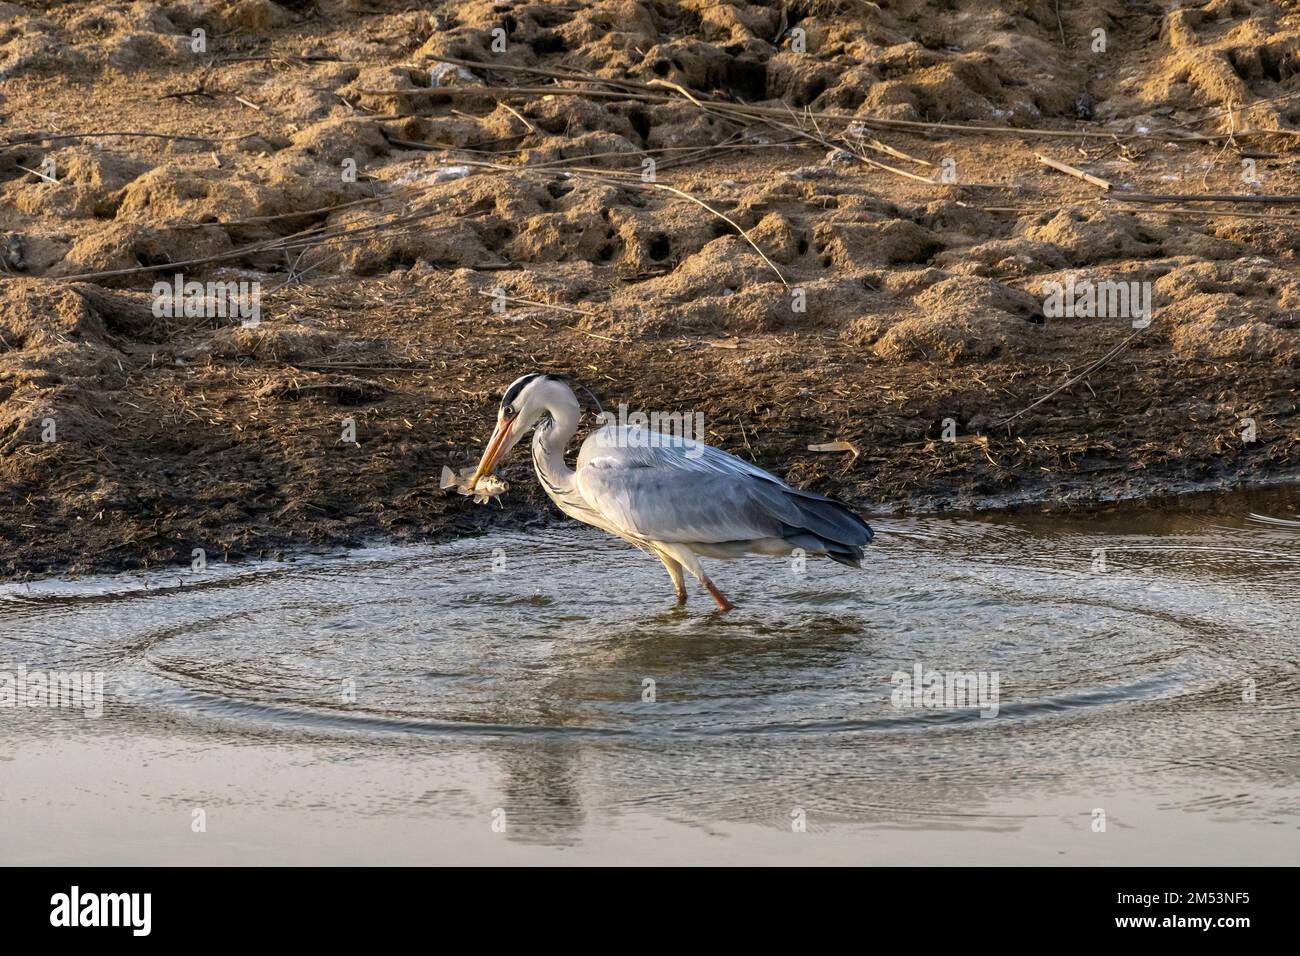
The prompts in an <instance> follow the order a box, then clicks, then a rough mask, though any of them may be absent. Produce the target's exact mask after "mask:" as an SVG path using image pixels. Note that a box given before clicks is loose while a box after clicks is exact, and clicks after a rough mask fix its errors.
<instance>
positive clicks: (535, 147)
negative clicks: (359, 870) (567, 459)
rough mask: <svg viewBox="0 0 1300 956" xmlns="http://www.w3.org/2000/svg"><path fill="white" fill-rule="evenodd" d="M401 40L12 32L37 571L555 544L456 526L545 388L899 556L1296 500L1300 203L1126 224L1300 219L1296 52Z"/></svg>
mask: <svg viewBox="0 0 1300 956" xmlns="http://www.w3.org/2000/svg"><path fill="white" fill-rule="evenodd" d="M403 6H404V5H402V4H385V3H378V4H368V5H359V4H358V5H354V4H350V3H345V2H339V3H318V4H315V5H312V4H276V3H271V2H254V0H245V2H237V3H227V2H186V3H158V4H152V3H137V4H132V5H130V6H126V5H120V4H89V5H87V4H35V3H32V4H17V5H15V4H0V27H3V29H4V32H3V33H2V34H0V75H3V77H4V79H5V82H4V86H3V89H2V90H0V95H3V97H4V100H3V108H4V113H5V126H4V131H3V136H4V142H3V148H0V253H2V254H3V255H2V256H0V258H3V263H2V264H0V269H3V276H2V277H0V284H2V286H3V290H4V296H3V299H2V301H0V546H2V548H0V551H2V557H0V573H3V574H4V575H6V576H22V575H27V574H43V573H49V572H53V571H65V570H72V571H85V570H89V569H93V568H110V567H146V566H157V565H164V564H173V563H177V562H180V563H188V562H189V560H190V554H191V552H192V550H193V549H195V548H203V549H205V551H206V552H207V553H208V555H209V556H210V558H213V559H224V558H238V557H243V556H250V555H251V556H259V555H272V554H275V553H277V552H278V551H279V550H281V549H283V548H288V547H298V546H303V545H323V546H330V545H336V544H347V543H354V542H357V541H359V540H361V539H363V538H365V537H369V536H374V535H380V536H384V537H390V538H396V539H401V540H407V539H415V538H425V537H430V536H439V535H448V534H461V533H466V532H468V531H472V530H474V529H479V528H485V527H488V526H499V525H501V524H503V523H509V524H515V525H520V524H526V523H528V522H537V521H545V520H548V518H547V516H548V514H549V512H548V506H547V504H546V502H545V499H544V498H543V496H542V495H541V493H540V491H539V490H538V489H537V488H536V487H535V483H534V482H533V481H532V479H531V477H530V476H529V475H528V474H527V468H528V466H527V462H526V460H525V458H523V457H519V458H517V459H516V460H515V462H514V463H513V464H512V466H511V467H510V468H509V469H508V470H507V477H509V478H510V479H511V482H512V485H513V487H512V490H511V491H510V492H509V493H508V494H507V495H506V497H505V498H504V499H502V503H503V504H504V506H505V507H504V508H501V507H498V506H497V505H496V504H495V503H494V504H492V505H487V506H475V505H473V504H472V503H470V502H469V500H468V499H465V498H461V497H458V496H444V495H443V494H442V493H441V492H440V491H439V490H438V473H439V471H440V469H441V466H442V465H443V464H451V465H453V466H460V465H464V464H467V463H469V462H470V461H471V460H472V458H473V457H474V456H476V455H477V452H478V450H479V449H480V448H481V445H482V443H483V441H484V440H485V438H486V437H487V433H488V431H489V429H490V425H491V422H492V417H493V413H494V407H495V399H496V398H497V397H498V396H499V393H500V390H501V389H502V388H503V387H504V386H505V384H507V383H508V382H509V381H511V380H512V379H514V378H515V377H517V376H518V375H519V374H522V373H524V372H527V371H535V370H547V371H556V372H564V373H568V374H570V375H572V376H573V377H575V378H577V379H578V380H580V381H582V382H584V383H585V384H586V385H588V386H589V387H590V388H591V389H592V390H593V391H594V392H595V393H596V394H597V395H598V396H599V397H600V398H601V400H602V401H604V402H605V403H606V404H607V405H611V406H617V404H618V403H619V402H626V403H627V404H628V405H629V407H631V408H632V409H643V410H646V411H664V412H683V413H686V412H689V413H702V414H703V415H704V420H705V422H706V428H707V432H708V435H707V437H708V439H709V440H710V441H711V442H713V443H715V444H717V445H719V446H721V447H723V448H726V449H727V450H729V451H732V452H734V453H736V454H739V455H741V456H743V457H746V458H750V459H752V460H754V461H756V462H757V463H759V464H760V465H762V466H764V467H766V468H769V469H771V470H773V471H775V472H776V473H777V474H780V475H782V476H783V477H785V478H786V479H787V480H789V481H791V482H793V483H796V484H799V485H804V486H808V487H814V488H816V489H817V490H820V491H824V492H830V493H834V494H837V495H839V496H841V497H843V498H844V499H846V500H848V501H850V502H853V503H854V504H856V505H858V506H860V507H861V508H862V509H863V510H864V511H867V512H882V511H883V512H897V511H902V510H937V509H962V510H965V509H971V508H979V507H989V506H1000V505H1006V504H1008V503H1017V502H1044V503H1049V504H1052V505H1059V504H1068V505H1071V506H1087V505H1089V504H1090V503H1096V502H1100V501H1107V500H1113V499H1115V498H1132V497H1142V496H1148V495H1161V494H1167V493H1170V492H1175V491H1181V490H1187V489H1191V488H1199V487H1211V486H1227V485H1236V484H1242V483H1261V482H1267V481H1273V480H1284V479H1286V478H1288V477H1289V476H1292V475H1294V474H1295V473H1296V467H1297V464H1300V415H1298V413H1297V400H1298V399H1297V385H1296V383H1297V372H1298V370H1300V320H1298V319H1297V311H1296V310H1297V307H1298V305H1300V274H1298V273H1297V269H1296V248H1297V235H1300V233H1297V231H1296V229H1295V221H1294V218H1293V215H1292V213H1291V211H1290V210H1291V209H1292V208H1294V207H1293V206H1290V205H1288V204H1285V203H1282V204H1271V203H1245V202H1233V203H1224V202H1199V201H1195V200H1189V201H1178V202H1166V203H1142V202H1136V201H1130V200H1129V199H1127V198H1126V197H1128V196H1132V195H1151V194H1164V195H1171V194H1179V195H1187V194H1193V195H1206V194H1215V195H1224V194H1228V195H1236V196H1241V195H1255V196H1259V195H1273V196H1284V195H1288V194H1296V193H1300V176H1298V175H1297V172H1296V168H1295V161H1294V160H1295V151H1294V150H1295V143H1296V138H1295V134H1296V132H1297V130H1296V128H1295V121H1296V119H1297V117H1300V59H1298V57H1300V17H1297V15H1296V14H1295V13H1293V12H1290V11H1289V10H1286V9H1285V8H1282V7H1278V6H1275V5H1271V4H1266V3H1250V2H1245V3H1242V2H1236V3H1227V2H1214V3H1210V4H1206V5H1204V6H1202V7H1200V8H1197V9H1178V10H1167V9H1165V8H1164V6H1163V5H1155V4H1151V5H1146V6H1141V7H1138V6H1134V5H1120V4H1114V5H1106V4H1102V5H1096V6H1094V7H1093V8H1092V9H1091V10H1089V11H1084V12H1080V11H1072V10H1063V11H1061V20H1060V21H1059V22H1058V19H1057V15H1056V10H1055V7H1054V6H1053V5H1052V4H1050V3H1046V2H1043V3H1035V2H1027V3H1022V4H1015V5H1012V7H1013V8H1014V9H1012V8H1007V6H1006V5H1005V4H1002V5H986V4H983V3H979V2H958V3H954V4H948V5H946V6H945V8H944V9H942V10H940V9H939V8H937V7H934V6H932V5H927V4H922V3H918V2H903V3H881V4H879V5H877V4H854V3H847V4H845V3H840V4H829V3H827V4H822V3H807V4H789V5H785V6H779V5H777V6H771V7H767V6H759V5H750V4H743V3H740V4H728V5H719V4H714V3H707V4H706V3H693V2H682V3H673V2H659V3H640V2H619V3H597V4H590V5H584V6H581V7H578V6H570V5H563V4H527V3H516V4H508V3H496V4H493V3H466V4H455V5H450V4H449V5H445V6H444V5H438V4H431V5H429V8H428V9H427V10H419V11H412V10H406V9H403ZM994 6H997V7H999V8H1000V9H993V7H994ZM1112 7H1113V8H1112ZM864 24H865V26H864ZM615 27H617V28H615ZM1098 29H1100V30H1102V31H1103V32H1104V34H1105V39H1106V43H1105V51H1102V52H1098V51H1096V50H1095V48H1094V47H1095V42H1094V31H1095V30H1098ZM196 30H199V31H203V37H204V38H205V40H204V44H203V45H204V50H203V52H202V53H198V52H196V51H195V50H194V49H193V46H194V36H195V35H194V31H196ZM494 31H500V33H499V34H497V33H496V32H494ZM502 44H503V48H502V49H497V47H498V46H501V45H502ZM447 58H452V59H456V60H459V61H467V62H474V63H485V62H486V63H491V64H492V68H490V69H489V68H485V67H465V66H459V65H456V64H448V63H447V62H445V61H446V59H447ZM529 71H533V72H529ZM574 77H581V79H575V78H574ZM709 102H715V103H718V104H729V105H730V106H732V107H737V108H744V109H749V108H755V109H757V110H758V112H751V113H742V112H736V111H735V110H732V111H730V112H729V111H727V110H725V109H723V108H722V106H718V107H716V108H714V107H709V106H708V103H709ZM786 106H788V107H789V109H788V110H787V109H785V107H786ZM764 108H768V109H770V110H771V112H769V113H763V112H762V109H764ZM926 124H931V125H926ZM999 130H1001V132H999ZM92 132H93V133H104V134H109V135H97V136H76V135H74V134H78V133H83V134H84V133H92ZM1052 132H1054V133H1060V134H1064V135H1063V136H1053V135H1049V133H1052ZM143 133H151V134H155V135H150V136H145V135H137V134H143ZM1085 133H1086V134H1087V135H1086V136H1082V134H1085ZM128 134H129V135H128ZM1229 134H1230V135H1229ZM168 137H171V138H168ZM176 137H181V138H176ZM1036 153H1042V154H1048V155H1050V156H1051V157H1053V158H1055V159H1057V160H1058V161H1060V162H1064V163H1066V164H1068V165H1072V166H1077V167H1080V168H1082V169H1084V170H1086V171H1087V172H1088V173H1089V174H1091V175H1092V176H1094V177H1096V178H1098V179H1101V180H1103V181H1105V182H1108V183H1110V184H1111V185H1112V187H1113V188H1111V189H1109V190H1103V189H1099V188H1098V186H1096V185H1094V184H1093V183H1090V182H1085V181H1081V180H1078V179H1075V178H1071V177H1069V176H1067V175H1064V174H1062V173H1060V172H1057V171H1055V170H1053V169H1051V168H1048V167H1046V166H1044V165H1043V164H1042V163H1041V162H1039V161H1038V160H1037V159H1036V157H1035V154H1036ZM648 161H649V163H650V165H647V162H648ZM664 187H671V188H664ZM178 273H180V274H182V276H183V278H184V279H185V280H194V281H202V282H209V281H210V282H239V281H243V282H256V283H258V284H259V289H260V292H261V299H260V324H259V325H258V326H257V327H255V328H244V327H242V326H241V324H240V323H239V321H238V320H232V319H231V318H230V317H229V316H225V315H216V314H213V310H212V309H211V308H207V309H200V310H197V314H192V315H189V316H186V315H184V314H180V315H172V316H167V315H161V316H160V315H158V314H157V310H156V309H155V308H154V306H155V305H156V300H157V296H156V294H155V293H154V292H153V285H154V283H156V282H158V281H171V280H172V279H173V278H174V277H175V275H176V274H178ZM1106 282H1113V283H1124V284H1125V288H1132V289H1133V290H1134V295H1135V297H1136V298H1135V300H1134V302H1130V303H1129V306H1130V307H1132V306H1133V305H1134V304H1135V303H1136V302H1137V301H1138V300H1143V301H1145V303H1146V305H1147V306H1148V307H1149V318H1150V319H1151V322H1150V324H1149V326H1145V327H1142V328H1140V329H1138V328H1135V326H1134V319H1135V316H1134V315H1131V314H1128V313H1125V314H1106V315H1102V316H1097V315H1095V314H1089V312H1088V310H1086V309H1073V310H1070V311H1069V312H1068V313H1067V314H1064V315H1062V314H1058V312H1057V311H1056V310H1054V308H1053V307H1052V306H1051V304H1050V303H1049V295H1048V293H1047V292H1046V291H1045V290H1047V289H1049V288H1051V286H1050V284H1051V283H1057V284H1058V287H1060V288H1077V287H1078V283H1093V284H1094V285H1095V284H1099V283H1106ZM1143 297H1145V298H1144V299H1143ZM1093 311H1094V312H1095V310H1093ZM1129 311H1130V312H1131V311H1132V308H1130V309H1129ZM1138 318H1140V316H1139V317H1138ZM1044 398H1045V400H1042V399H1044ZM1040 400H1042V401H1041V403H1039V404H1035V403H1038V402H1040ZM352 437H355V439H356V440H355V441H351V440H350V439H351V438H352ZM830 442H846V443H848V444H850V445H851V446H852V447H853V449H854V451H839V452H819V451H810V450H809V446H810V445H818V444H825V443H830ZM855 452H856V454H855Z"/></svg>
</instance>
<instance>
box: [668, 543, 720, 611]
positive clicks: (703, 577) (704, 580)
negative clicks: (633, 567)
mask: <svg viewBox="0 0 1300 956" xmlns="http://www.w3.org/2000/svg"><path fill="white" fill-rule="evenodd" d="M660 547H661V548H662V549H663V550H664V551H667V552H668V554H669V555H671V556H672V557H673V558H674V559H675V560H676V561H677V563H678V564H679V565H680V566H681V567H683V568H685V569H686V570H687V571H689V572H691V577H693V578H695V580H697V581H699V582H700V584H702V585H704V587H705V588H706V589H707V590H708V592H709V594H711V595H712V596H713V600H715V601H717V602H718V607H719V608H720V609H722V610H724V611H730V610H731V609H732V608H734V607H735V606H736V605H734V604H732V603H731V602H730V601H728V600H727V596H726V595H725V594H723V593H722V592H721V591H719V590H718V588H717V586H716V585H715V584H714V583H713V582H712V581H710V580H709V576H708V575H707V574H705V573H704V569H703V568H702V567H700V559H699V558H697V557H696V556H695V552H694V551H692V550H691V549H690V548H688V547H686V546H685V545H667V544H662V543H661V544H660ZM679 573H680V572H679Z"/></svg>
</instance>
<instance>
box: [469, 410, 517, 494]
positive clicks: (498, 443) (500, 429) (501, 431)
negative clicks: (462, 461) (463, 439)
mask: <svg viewBox="0 0 1300 956" xmlns="http://www.w3.org/2000/svg"><path fill="white" fill-rule="evenodd" d="M514 423H515V420H514V419H513V418H503V419H501V420H500V421H499V422H497V427H496V431H494V432H493V433H492V437H491V438H489V439H488V443H487V448H485V449H484V450H483V457H482V458H481V459H479V463H478V468H477V469H476V470H475V471H474V477H473V478H471V479H470V480H469V490H470V491H473V490H474V489H475V488H476V487H477V486H478V482H479V479H480V478H482V477H483V476H484V475H487V474H491V472H492V469H493V468H495V467H496V463H497V459H498V458H500V457H501V452H502V450H503V449H505V448H508V447H510V444H509V438H510V427H511V426H512V425H513V424H514Z"/></svg>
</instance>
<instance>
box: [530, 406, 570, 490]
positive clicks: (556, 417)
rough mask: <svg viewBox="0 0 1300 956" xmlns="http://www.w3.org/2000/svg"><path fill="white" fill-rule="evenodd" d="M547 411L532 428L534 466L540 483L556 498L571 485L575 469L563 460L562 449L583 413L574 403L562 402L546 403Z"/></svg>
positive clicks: (567, 443) (566, 445)
mask: <svg viewBox="0 0 1300 956" xmlns="http://www.w3.org/2000/svg"><path fill="white" fill-rule="evenodd" d="M574 404H575V405H576V404H577V403H574ZM546 412H547V415H546V417H545V418H543V419H542V421H541V422H540V423H539V424H538V426H537V429H536V430H535V431H534V432H533V467H534V468H535V469H536V470H537V477H538V479H539V480H540V481H541V483H542V487H543V488H545V489H546V491H547V493H548V494H550V495H551V497H553V498H555V497H559V496H564V495H566V494H568V493H569V492H571V491H572V489H573V478H574V474H575V472H574V470H573V469H572V468H570V467H569V465H568V463H567V462H566V461H565V460H564V449H565V448H567V447H568V445H569V442H570V440H571V439H572V438H573V436H574V434H575V433H576V432H577V431H578V419H579V417H581V414H582V413H581V412H580V411H579V410H578V409H577V408H576V407H575V408H568V407H563V406H562V407H558V408H556V407H551V406H548V407H547V409H546Z"/></svg>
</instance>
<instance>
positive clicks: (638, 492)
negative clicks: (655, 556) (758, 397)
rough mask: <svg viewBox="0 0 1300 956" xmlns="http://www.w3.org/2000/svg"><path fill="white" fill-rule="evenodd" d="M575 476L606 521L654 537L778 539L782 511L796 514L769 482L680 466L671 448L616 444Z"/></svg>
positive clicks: (676, 540)
mask: <svg viewBox="0 0 1300 956" xmlns="http://www.w3.org/2000/svg"><path fill="white" fill-rule="evenodd" d="M575 481H576V484H577V487H578V490H579V491H580V492H581V493H582V496H583V497H584V498H585V499H586V500H587V502H588V503H589V504H590V505H591V506H592V507H593V508H595V509H596V510H597V511H599V512H600V514H601V515H602V516H603V517H604V518H605V519H606V520H607V521H609V522H610V523H611V524H613V525H615V526H616V527H618V528H619V529H621V530H622V531H624V532H625V533H627V534H630V535H632V536H635V537H639V538H645V539H647V540H650V541H664V542H670V543H681V544H691V543H698V544H702V543H708V544H714V543H721V542H724V541H754V540H757V539H761V538H779V537H781V535H782V527H783V525H782V520H781V518H782V516H784V517H785V518H787V519H793V518H796V517H797V511H796V510H795V509H793V508H791V507H790V506H788V505H787V504H785V503H783V502H782V500H781V496H780V493H779V492H778V491H776V489H775V488H774V487H773V486H771V485H770V483H768V482H764V481H763V480H762V479H758V478H754V477H752V476H749V475H745V474H743V473H737V474H734V475H726V474H722V473H718V472H715V471H706V470H701V469H695V468H682V467H679V466H678V465H677V464H676V463H675V462H674V461H673V458H672V449H668V448H638V449H630V448H618V449H609V450H608V453H606V454H603V455H599V456H596V457H595V458H593V459H592V460H591V461H589V462H587V463H586V464H584V465H583V466H582V467H580V468H579V469H578V472H577V477H576V479H575ZM765 486H766V487H765ZM774 492H775V493H774Z"/></svg>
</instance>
